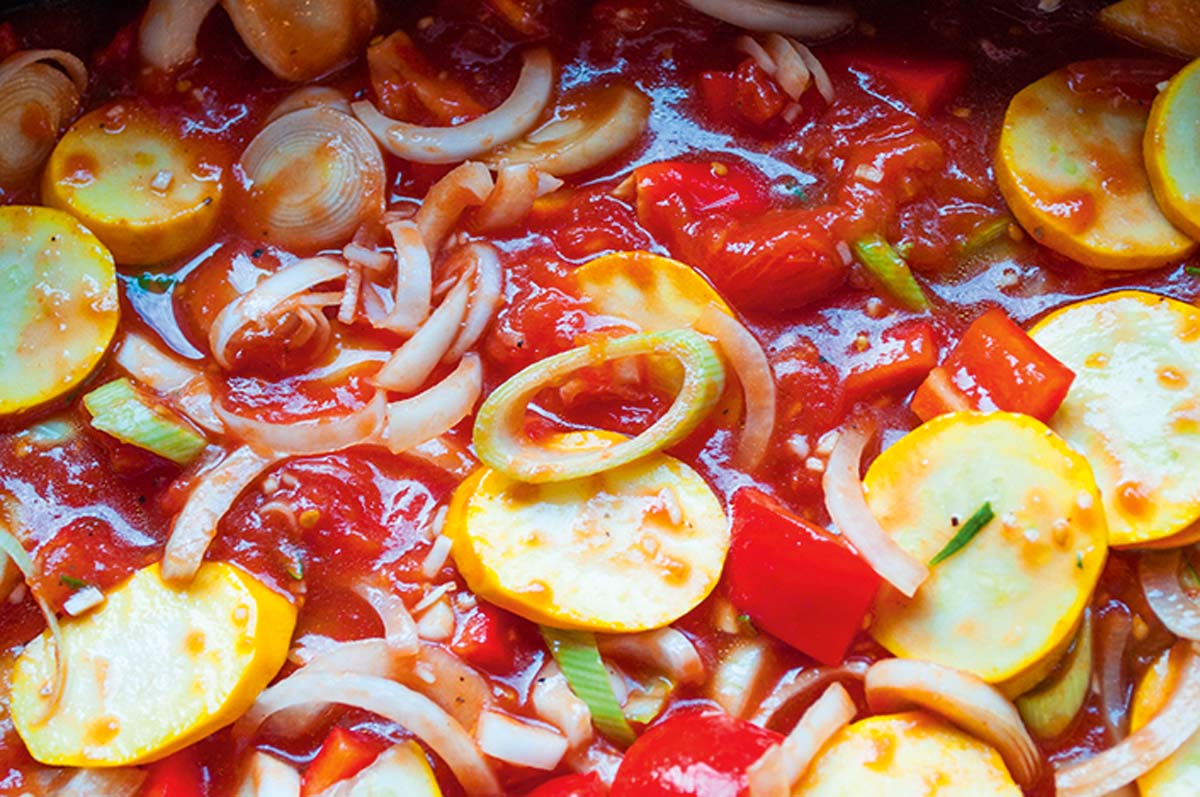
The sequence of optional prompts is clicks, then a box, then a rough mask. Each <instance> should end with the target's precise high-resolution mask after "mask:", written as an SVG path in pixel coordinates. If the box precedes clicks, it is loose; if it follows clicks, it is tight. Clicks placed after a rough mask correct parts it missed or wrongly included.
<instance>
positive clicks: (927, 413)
mask: <svg viewBox="0 0 1200 797" xmlns="http://www.w3.org/2000/svg"><path fill="white" fill-rule="evenodd" d="M1074 380H1075V373H1074V372H1073V371H1072V370H1071V369H1070V368H1068V367H1067V366H1065V365H1063V364H1062V363H1061V362H1059V361H1058V360H1056V359H1055V358H1054V356H1053V355H1051V354H1050V352H1048V351H1046V350H1045V349H1043V348H1042V347H1041V346H1039V345H1038V344H1037V342H1036V341H1034V340H1033V338H1031V337H1029V335H1027V334H1026V333H1025V330H1023V329H1021V327H1020V326H1019V325H1018V324H1017V323H1016V322H1015V321H1013V320H1012V319H1011V318H1009V317H1008V315H1007V314H1006V313H1005V312H1004V311H1003V310H1001V309H1000V308H993V309H991V310H988V311H987V312H986V313H984V314H983V315H982V316H980V317H979V318H977V319H976V320H975V322H974V323H973V324H971V326H970V327H968V328H967V331H966V333H964V334H963V336H962V340H960V341H959V342H958V345H957V346H956V347H955V348H954V350H953V351H952V352H950V356H948V357H947V358H946V361H945V362H943V363H942V364H941V365H939V366H938V367H937V368H935V369H933V371H931V372H930V374H929V376H928V377H926V379H925V381H924V382H923V383H922V384H921V386H920V387H919V388H917V392H916V395H914V396H913V401H912V410H913V412H915V413H916V414H917V416H918V417H919V418H921V420H923V421H927V420H929V419H930V418H933V417H934V416H936V415H941V414H942V413H945V412H954V411H956V410H963V409H981V410H1004V411H1006V412H1021V413H1025V414H1026V415H1032V416H1033V417H1035V418H1037V419H1038V420H1041V421H1048V420H1050V416H1052V415H1054V412H1055V411H1056V410H1057V409H1058V407H1059V405H1060V404H1062V402H1063V399H1065V398H1066V397H1067V391H1068V390H1070V389H1071V383H1072V382H1073V381H1074Z"/></svg>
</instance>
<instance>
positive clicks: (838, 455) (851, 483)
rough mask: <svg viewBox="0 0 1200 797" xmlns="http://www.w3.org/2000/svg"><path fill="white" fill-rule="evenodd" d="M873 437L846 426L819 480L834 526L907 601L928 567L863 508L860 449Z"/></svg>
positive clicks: (872, 431)
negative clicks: (859, 473)
mask: <svg viewBox="0 0 1200 797" xmlns="http://www.w3.org/2000/svg"><path fill="white" fill-rule="evenodd" d="M873 434H874V430H873V429H872V430H870V431H866V430H864V429H863V428H861V427H860V426H856V425H849V426H846V427H845V428H843V429H842V430H841V432H840V433H839V434H838V440H837V444H836V445H834V447H833V453H832V454H830V456H829V464H828V465H827V466H826V467H825V475H824V477H823V479H822V486H823V487H824V488H825V507H826V509H828V510H829V517H830V518H831V519H832V520H833V523H834V525H836V526H837V527H838V530H839V531H841V533H842V534H843V535H844V536H845V537H846V539H848V540H849V541H850V543H851V544H852V545H853V546H854V547H855V548H856V549H857V550H858V553H859V555H860V556H862V558H863V559H864V560H865V561H866V562H867V564H869V565H870V566H871V568H872V569H873V570H874V571H875V572H876V573H878V574H879V575H880V576H881V577H882V578H883V579H884V580H885V581H887V582H888V583H889V584H891V585H892V586H893V587H895V588H896V589H898V590H899V591H900V592H901V593H903V594H904V595H905V596H907V597H909V598H911V597H912V596H913V595H915V594H916V592H917V588H918V587H920V586H921V584H923V583H924V582H925V579H927V578H928V577H929V568H928V567H926V566H925V563H924V562H921V561H918V560H917V559H915V558H914V557H913V556H912V554H910V553H909V552H908V551H906V550H904V549H903V548H901V547H900V545H899V544H898V543H897V542H896V541H895V540H893V539H892V538H891V537H890V536H888V533H887V532H886V531H884V530H883V527H882V526H880V525H879V521H878V520H876V519H875V516H874V515H873V514H871V508H870V507H868V506H867V497H866V495H865V494H864V493H863V485H862V479H860V478H859V475H858V472H859V467H860V465H861V462H862V453H863V449H864V448H866V446H867V442H868V441H869V440H870V439H871V437H872V436H873Z"/></svg>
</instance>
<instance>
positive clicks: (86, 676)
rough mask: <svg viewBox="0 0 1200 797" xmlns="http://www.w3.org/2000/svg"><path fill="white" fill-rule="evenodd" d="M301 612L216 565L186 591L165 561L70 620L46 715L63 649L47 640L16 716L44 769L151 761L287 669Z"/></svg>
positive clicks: (19, 671)
mask: <svg viewBox="0 0 1200 797" xmlns="http://www.w3.org/2000/svg"><path fill="white" fill-rule="evenodd" d="M295 624H296V607H295V606H294V605H293V604H292V603H291V602H290V601H289V600H288V599H287V598H285V597H283V596H282V595H279V594H278V593H276V592H273V591H272V590H271V589H269V588H268V587H266V586H265V585H263V584H262V583H260V582H259V581H258V580H257V579H255V578H253V577H251V576H250V575H248V574H247V573H245V572H244V571H242V570H240V569H238V568H236V567H234V566H233V565H229V564H224V563H215V562H210V563H208V564H205V565H204V566H203V567H201V568H200V571H199V573H197V574H196V578H195V580H194V581H192V583H191V584H189V585H188V586H187V587H186V588H184V589H178V588H175V587H173V586H170V585H168V584H166V583H165V582H164V581H163V580H162V576H161V574H160V572H159V567H158V565H157V564H155V565H151V566H150V567H147V568H145V569H143V570H139V571H138V572H137V573H135V574H134V575H133V577H132V578H130V579H129V580H128V581H126V582H125V583H124V584H122V585H121V586H120V587H118V588H116V589H115V590H113V591H112V592H110V593H109V594H108V596H107V599H106V600H105V602H104V604H103V606H102V607H101V608H99V609H97V610H95V611H93V612H92V613H90V614H87V615H85V616H83V617H80V618H78V619H71V620H64V621H63V623H62V632H63V649H64V650H63V653H64V655H65V657H66V661H67V669H66V672H67V679H66V686H65V689H64V691H63V694H62V699H61V701H60V703H59V705H58V706H57V708H56V709H54V710H53V711H52V712H51V713H50V714H49V716H48V718H46V715H47V700H48V698H47V696H46V692H48V691H51V690H47V689H46V686H47V685H48V684H50V683H52V682H53V678H54V672H55V667H54V645H53V643H52V642H50V641H49V640H50V637H49V635H48V634H45V633H44V634H42V635H41V636H39V637H37V638H36V639H34V640H33V641H32V642H30V643H29V645H28V646H27V647H26V648H25V650H24V652H22V653H21V655H20V657H19V658H18V659H17V663H16V666H15V668H14V670H13V676H12V698H11V700H12V704H11V711H12V719H13V723H14V724H15V725H16V728H17V732H18V733H19V734H20V735H21V738H22V739H23V740H24V741H25V746H26V747H28V748H29V752H30V754H31V755H32V756H33V757H34V758H35V759H37V760H38V761H41V762H42V763H44V764H53V765H56V766H72V767H82V766H89V767H115V766H125V765H129V764H140V763H144V762H146V761H153V760H155V759H158V758H161V757H163V756H165V755H168V754H169V753H172V752H174V751H175V750H178V749H180V748H182V747H185V746H187V745H189V744H191V743H192V742H195V741H197V740H199V739H201V738H203V737H205V736H208V735H209V734H210V733H212V732H214V731H216V730H217V729H219V728H222V727H224V726H225V725H228V724H229V723H231V722H233V721H234V720H236V719H237V718H238V717H239V716H241V714H242V713H243V712H245V710H246V709H247V708H249V707H250V704H251V703H253V702H254V700H255V698H257V697H258V694H259V692H261V691H262V690H263V688H265V687H266V685H267V684H268V683H269V682H270V681H271V679H272V678H274V677H275V674H276V673H277V672H278V671H279V668H280V667H282V666H283V662H284V659H285V658H286V656H287V651H288V646H289V644H290V643H291V638H292V629H293V628H294V627H295Z"/></svg>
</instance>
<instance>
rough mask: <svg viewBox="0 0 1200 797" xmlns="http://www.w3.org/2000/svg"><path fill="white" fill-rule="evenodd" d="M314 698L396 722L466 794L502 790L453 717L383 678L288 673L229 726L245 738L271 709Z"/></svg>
mask: <svg viewBox="0 0 1200 797" xmlns="http://www.w3.org/2000/svg"><path fill="white" fill-rule="evenodd" d="M314 702H321V703H340V704H342V705H347V706H353V707H355V708H360V709H362V710H364V711H370V712H371V713H373V714H378V715H379V716H381V717H383V718H384V719H387V720H390V721H391V722H395V723H396V724H398V725H402V726H403V727H404V728H406V729H407V730H408V731H410V732H411V733H413V734H414V735H415V736H417V738H419V739H420V740H421V741H422V742H424V743H425V744H427V745H429V747H430V748H432V749H433V751H434V752H435V753H437V754H438V756H440V757H441V759H442V760H443V761H445V762H446V764H447V766H449V767H450V769H451V771H452V772H453V773H454V775H455V777H457V778H458V781H459V783H461V784H462V786H463V788H464V789H465V790H466V792H467V793H468V794H472V795H480V797H490V796H491V795H497V796H498V795H500V794H502V791H501V789H500V784H499V782H498V781H497V780H496V776H495V774H494V773H493V772H492V769H491V767H490V766H489V765H488V763H487V761H486V760H485V759H484V757H483V753H482V752H481V751H480V749H479V746H478V745H477V744H476V743H475V741H474V740H473V739H472V738H471V736H470V734H468V733H467V731H466V730H465V729H464V728H463V726H462V725H461V724H459V722H458V721H457V720H455V719H454V718H453V717H451V716H450V715H449V714H447V713H446V712H445V711H444V710H443V709H442V708H440V707H439V706H438V705H437V704H436V703H434V702H433V701H432V700H430V699H429V698H427V697H424V696H423V695H420V694H418V693H417V692H414V691H413V690H411V689H409V688H407V687H405V686H402V685H400V684H398V683H395V682H394V681H389V680H386V679H383V678H375V677H372V676H368V675H356V674H353V673H319V672H314V673H297V674H294V675H292V676H290V677H288V678H285V679H284V680H282V681H280V682H279V683H277V684H275V685H274V686H272V687H269V688H268V689H266V690H265V691H264V692H263V693H262V694H261V695H259V697H258V701H257V702H256V703H255V704H254V705H253V706H252V707H251V708H250V710H249V711H248V712H247V713H246V715H245V716H243V717H242V719H241V720H239V721H238V723H237V725H235V726H234V734H235V736H237V737H238V738H242V739H246V738H249V737H250V736H252V735H253V734H254V733H255V731H257V730H258V728H259V727H260V726H261V725H262V724H263V722H265V721H266V720H267V719H268V718H269V717H270V716H271V715H272V714H275V713H276V712H279V711H282V710H284V709H287V708H291V707H292V706H300V705H304V704H306V703H314Z"/></svg>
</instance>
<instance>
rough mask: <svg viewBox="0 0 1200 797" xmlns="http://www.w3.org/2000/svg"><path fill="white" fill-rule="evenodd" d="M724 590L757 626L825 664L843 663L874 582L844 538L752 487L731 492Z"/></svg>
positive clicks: (876, 585) (870, 598) (874, 577)
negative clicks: (727, 558)
mask: <svg viewBox="0 0 1200 797" xmlns="http://www.w3.org/2000/svg"><path fill="white" fill-rule="evenodd" d="M725 578H726V584H727V585H728V588H729V598H730V600H732V601H733V604H734V605H735V606H736V607H738V609H739V610H741V611H743V612H745V613H746V614H748V615H750V619H751V621H752V622H753V623H754V624H755V625H756V626H758V627H759V628H761V629H763V630H764V631H767V632H769V633H771V634H774V635H775V636H777V637H779V638H780V639H782V640H783V641H784V642H787V643H788V644H789V645H791V646H792V647H794V648H796V649H797V650H799V651H801V652H802V653H807V654H808V655H809V656H812V657H813V658H815V659H817V660H818V661H820V662H822V663H824V664H830V665H837V664H841V662H842V659H843V658H845V655H846V650H847V648H849V647H850V643H851V642H852V641H854V637H855V636H856V635H857V634H858V632H859V631H860V630H861V629H862V626H863V618H864V617H865V616H866V613H867V611H868V610H869V609H870V607H871V603H872V601H874V600H875V593H876V592H877V591H878V590H879V583H880V580H879V576H878V575H876V573H875V571H874V570H872V569H871V567H870V566H869V565H868V564H867V563H866V562H864V561H863V560H862V559H861V558H860V557H859V555H858V554H857V553H855V552H854V550H852V549H851V548H850V546H849V545H847V544H846V543H845V542H843V541H842V540H840V539H839V538H837V537H834V536H833V535H831V534H829V533H828V532H827V531H825V530H824V529H822V528H820V527H818V526H814V525H812V524H811V523H809V522H807V521H806V520H804V519H802V518H799V517H797V516H796V515H793V514H792V513H791V512H789V511H787V510H786V509H784V508H783V507H782V506H780V505H779V504H778V503H776V502H775V501H773V500H772V499H771V498H769V497H767V496H766V495H764V494H763V493H761V492H759V491H758V490H755V489H753V488H743V489H741V490H738V492H737V493H736V494H735V495H734V496H733V543H732V545H731V547H730V549H729V560H728V562H727V563H726V565H725Z"/></svg>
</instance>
